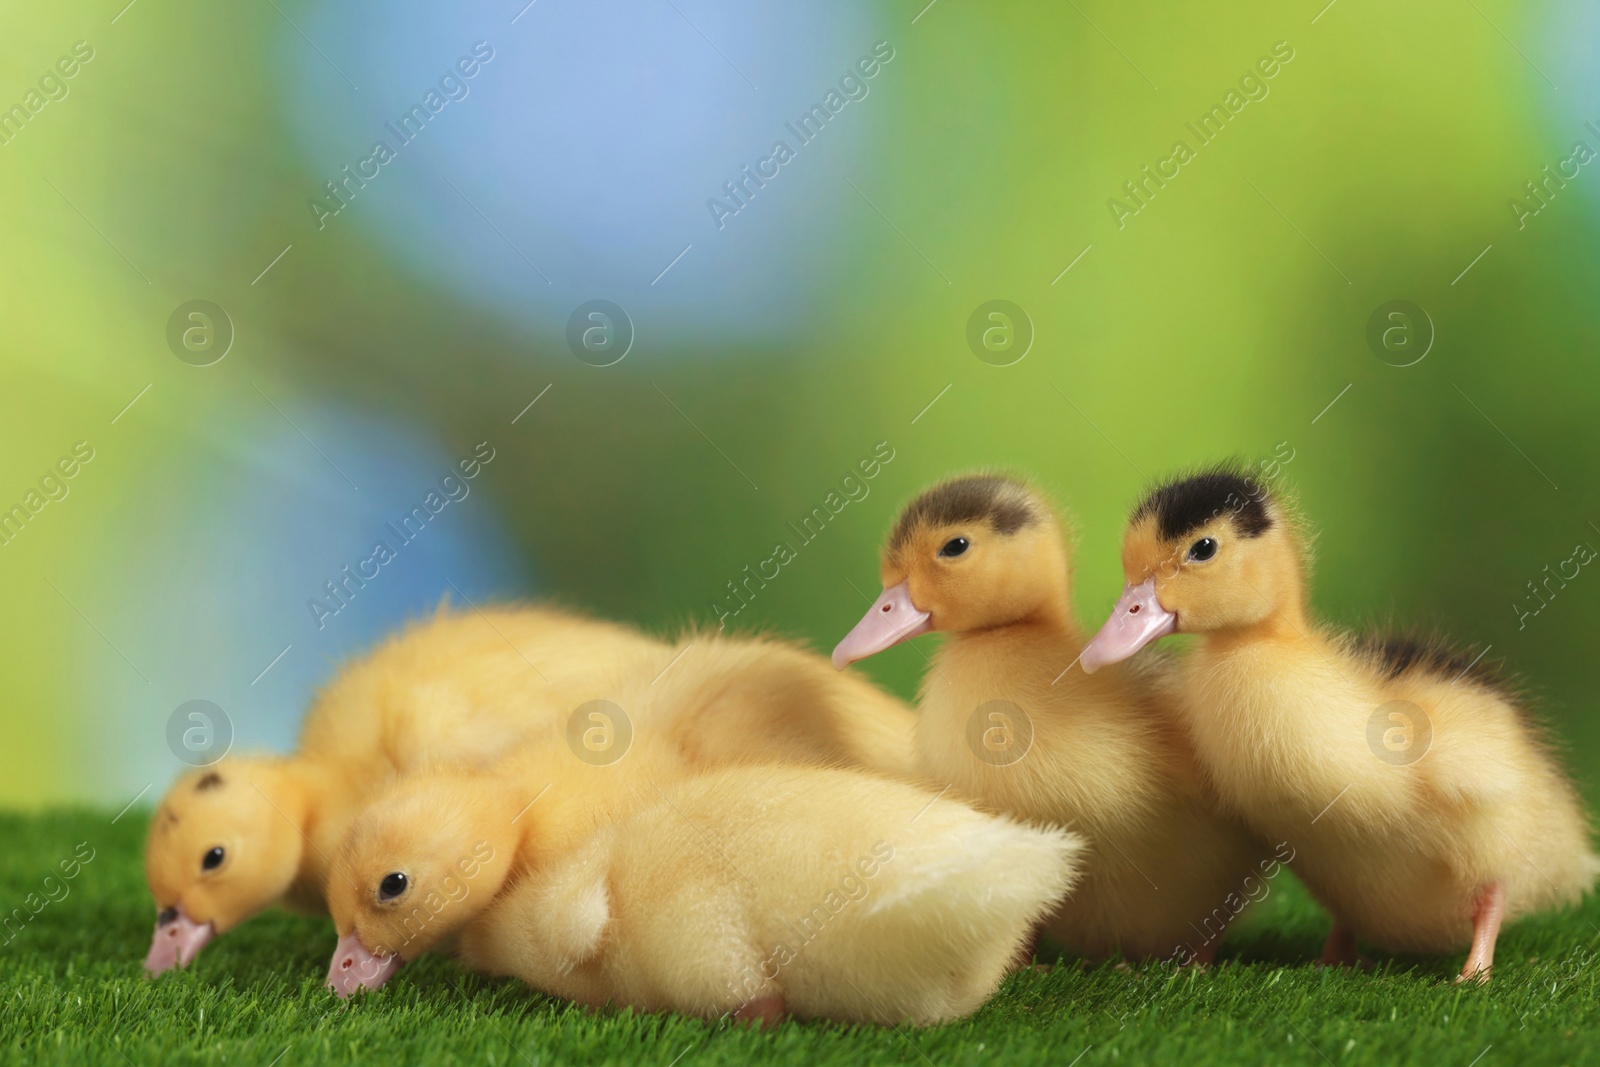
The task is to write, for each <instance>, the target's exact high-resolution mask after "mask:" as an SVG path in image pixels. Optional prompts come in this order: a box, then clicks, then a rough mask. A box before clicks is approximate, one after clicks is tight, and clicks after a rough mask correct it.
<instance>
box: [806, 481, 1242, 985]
mask: <svg viewBox="0 0 1600 1067" xmlns="http://www.w3.org/2000/svg"><path fill="white" fill-rule="evenodd" d="M881 569H882V578H883V585H884V591H883V595H882V596H881V597H879V598H878V601H877V602H876V603H875V604H873V606H872V608H871V609H870V610H869V611H868V612H867V614H866V617H865V618H863V619H862V620H861V622H860V623H859V624H857V626H856V627H855V629H853V630H852V631H851V632H850V634H849V635H848V636H847V637H845V639H844V640H843V641H841V642H840V643H839V647H838V648H837V649H836V650H835V652H834V657H833V660H834V665H835V666H837V667H840V668H843V667H844V666H845V665H847V664H848V663H850V662H853V661H855V660H859V659H862V658H864V657H866V656H870V655H872V654H874V653H876V652H879V651H882V650H883V649H886V648H888V647H890V646H891V645H895V644H898V643H899V642H901V641H905V640H907V639H909V638H911V637H915V636H917V635H918V634H921V633H927V632H930V631H935V630H938V631H943V632H945V633H947V634H949V639H948V640H947V641H946V642H945V644H944V646H943V647H942V648H940V649H939V651H938V652H937V653H935V655H934V657H933V660H932V662H931V666H930V668H929V670H928V671H927V673H926V674H925V675H924V677H923V684H922V692H921V696H920V701H919V703H920V707H921V716H920V720H919V722H918V724H917V729H916V748H917V758H918V767H919V770H920V771H921V772H922V774H923V775H924V776H925V777H926V779H927V780H928V781H929V782H931V783H933V784H934V785H935V787H936V788H937V787H938V786H939V785H943V784H950V785H953V786H954V787H955V788H956V789H957V790H959V791H960V793H961V794H962V795H964V796H966V797H968V798H971V799H972V800H974V801H975V802H977V803H979V804H981V805H982V806H984V807H985V808H987V809H989V810H994V811H1003V812H1006V813H1009V814H1012V815H1015V816H1017V817H1019V818H1022V819H1026V820H1028V821H1030V822H1035V823H1045V824H1056V825H1064V826H1066V827H1067V828H1069V829H1072V830H1075V831H1078V832H1080V833H1082V834H1083V835H1084V836H1085V837H1086V838H1087V839H1088V842H1089V848H1090V856H1089V858H1088V859H1087V860H1086V862H1085V868H1084V875H1083V878H1082V880H1081V882H1080V883H1079V885H1078V888H1077V890H1076V891H1075V892H1074V893H1073V895H1072V898H1071V899H1070V900H1069V901H1067V903H1066V905H1065V907H1064V908H1062V909H1061V910H1060V911H1058V912H1057V913H1056V914H1055V915H1053V916H1052V917H1051V918H1050V919H1049V920H1047V922H1046V925H1045V931H1046V932H1047V933H1049V934H1050V935H1051V936H1052V937H1053V938H1054V939H1056V940H1057V941H1059V942H1060V943H1061V945H1062V947H1064V948H1066V949H1068V950H1069V951H1071V952H1074V953H1078V954H1081V955H1085V956H1089V957H1103V956H1107V955H1110V954H1112V953H1116V952H1120V953H1122V954H1123V955H1124V956H1126V957H1129V958H1133V959H1146V958H1157V957H1160V958H1167V959H1173V960H1176V961H1177V962H1184V963H1187V962H1191V961H1198V962H1202V963H1204V962H1207V961H1209V960H1210V959H1211V958H1212V956H1213V954H1214V953H1215V951H1216V948H1217V942H1218V938H1220V936H1221V933H1222V928H1223V927H1225V926H1226V924H1227V922H1228V921H1229V920H1230V919H1231V918H1232V917H1233V916H1234V915H1235V914H1237V912H1238V910H1239V909H1240V908H1242V907H1243V899H1242V898H1243V895H1244V893H1245V892H1246V889H1245V882H1246V880H1247V879H1248V878H1249V877H1250V876H1251V875H1252V873H1253V871H1252V868H1253V866H1254V863H1255V860H1256V858H1257V856H1258V855H1259V854H1260V853H1261V851H1262V850H1261V849H1260V848H1259V847H1258V846H1257V845H1256V843H1255V842H1254V840H1253V839H1252V838H1251V837H1250V836H1249V835H1248V834H1247V833H1245V832H1244V830H1243V829H1242V827H1241V826H1240V825H1239V824H1238V823H1237V822H1236V821H1234V820H1232V819H1229V818H1226V817H1223V816H1221V815H1219V814H1218V813H1217V812H1216V811H1215V809H1214V807H1213V804H1212V802H1211V798H1210V797H1209V796H1208V794H1207V792H1206V791H1205V790H1204V788H1203V786H1202V779H1201V776H1200V775H1199V773H1198V772H1197V768H1196V765H1195V762H1194V758H1193V754H1192V753H1191V752H1190V750H1189V747H1188V743H1187V740H1186V738H1185V737H1184V736H1183V733H1182V731H1181V729H1180V728H1179V725H1178V723H1177V721H1176V718H1175V714H1174V711H1173V709H1172V706H1171V700H1170V696H1169V694H1168V693H1167V692H1165V688H1164V686H1163V684H1162V680H1161V678H1160V677H1158V675H1159V673H1160V669H1158V668H1157V667H1155V666H1153V665H1149V664H1146V665H1142V666H1141V668H1140V669H1131V668H1119V669H1117V670H1115V671H1110V672H1107V673H1104V674H1099V675H1096V676H1094V677H1090V676H1088V675H1087V674H1085V673H1084V672H1083V671H1081V670H1077V669H1075V668H1074V664H1075V663H1076V661H1077V659H1078V656H1079V653H1080V651H1081V650H1082V647H1083V638H1082V635H1081V633H1080V631H1079V628H1078V625H1077V623H1076V621H1075V620H1074V619H1073V617H1072V609H1071V602H1070V592H1071V589H1070V582H1071V569H1070V566H1069V560H1068V549H1067V545H1066V542H1065V539H1064V537H1063V531H1062V528H1061V525H1060V523H1059V522H1058V520H1057V518H1056V516H1055V513H1054V510H1053V508H1052V507H1051V506H1050V505H1049V504H1048V503H1047V502H1046V501H1045V499H1044V498H1043V497H1042V496H1041V495H1040V494H1039V493H1037V492H1036V491H1034V490H1032V489H1030V488H1029V487H1027V486H1025V485H1023V484H1022V483H1020V482H1017V481H1013V480H1011V479H1008V478H1002V477H997V476H992V475H978V476H971V477H961V478H955V479H952V480H950V481H947V482H944V483H942V484H940V485H937V486H935V487H934V488H932V489H930V490H928V491H927V492H925V493H923V494H922V495H921V496H920V497H918V498H917V499H916V500H915V501H913V502H912V503H911V505H910V506H909V507H907V508H906V509H905V511H904V512H903V513H902V514H901V516H900V519H899V521H898V522H897V523H896V524H895V527H894V530H893V532H892V533H891V534H890V536H889V539H888V543H887V545H886V547H885V548H884V551H883V559H882V568H881Z"/></svg>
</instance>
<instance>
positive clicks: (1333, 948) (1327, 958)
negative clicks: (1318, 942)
mask: <svg viewBox="0 0 1600 1067" xmlns="http://www.w3.org/2000/svg"><path fill="white" fill-rule="evenodd" d="M1360 961H1361V956H1360V954H1359V953H1358V952H1357V951H1356V932H1355V931H1354V930H1352V929H1350V927H1348V926H1346V925H1345V924H1344V923H1343V922H1341V921H1340V920H1338V919H1335V920H1333V929H1331V930H1329V931H1328V940H1327V941H1325V942H1324V943H1323V945H1322V956H1321V957H1320V958H1319V959H1318V960H1317V963H1319V964H1320V965H1322V966H1323V967H1354V966H1355V965H1356V964H1357V963H1359V962H1360Z"/></svg>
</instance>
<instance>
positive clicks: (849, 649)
mask: <svg viewBox="0 0 1600 1067" xmlns="http://www.w3.org/2000/svg"><path fill="white" fill-rule="evenodd" d="M931 629H933V627H932V626H931V625H930V624H929V622H928V613H927V612H926V611H918V610H917V606H916V605H915V604H913V603H912V602H911V591H910V590H909V589H908V588H906V583H905V582H901V583H900V584H899V585H895V586H890V587H889V588H888V589H885V590H884V591H883V595H882V596H880V597H879V598H878V599H877V600H876V601H874V602H873V605H872V607H870V608H868V609H867V613H866V615H864V616H862V618H861V621H860V622H858V623H856V625H855V629H853V630H851V631H850V632H849V633H847V634H845V635H844V640H843V641H840V642H839V645H838V647H837V648H835V649H834V650H833V666H834V669H835V670H841V671H842V670H844V669H845V668H846V667H848V666H850V664H852V663H854V662H855V661H856V660H858V659H866V658H867V657H868V656H873V655H876V654H877V653H879V652H882V651H883V650H884V649H886V648H892V647H893V646H895V645H898V644H899V643H900V642H902V641H909V640H911V639H912V638H913V637H917V636H918V635H920V634H925V633H927V632H928V631H929V630H931Z"/></svg>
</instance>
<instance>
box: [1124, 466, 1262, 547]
mask: <svg viewBox="0 0 1600 1067" xmlns="http://www.w3.org/2000/svg"><path fill="white" fill-rule="evenodd" d="M1247 471H1248V468H1246V467H1244V466H1242V465H1228V466H1223V467H1218V468H1215V469H1213V470H1209V471H1202V472H1200V473H1199V474H1191V475H1187V476H1185V477H1183V478H1178V479H1176V480H1174V481H1170V482H1168V483H1167V484H1166V485H1163V486H1161V487H1160V488H1158V489H1156V490H1155V491H1154V492H1152V493H1151V494H1150V495H1149V496H1147V497H1145V498H1144V500H1143V501H1142V502H1141V503H1140V504H1139V506H1138V507H1137V508H1136V509H1134V512H1133V521H1134V522H1138V521H1139V520H1141V519H1144V518H1148V517H1150V516H1154V517H1155V520H1156V524H1157V528H1158V530H1159V532H1160V534H1161V539H1162V540H1164V541H1176V540H1177V539H1178V538H1180V537H1183V536H1184V535H1185V534H1188V533H1192V532H1193V531H1195V530H1198V529H1200V528H1201V527H1202V526H1204V525H1205V524H1206V523H1208V522H1210V521H1211V520H1212V519H1215V518H1217V517H1218V516H1221V515H1229V516H1231V517H1232V519H1233V525H1234V527H1235V528H1236V529H1237V530H1238V531H1239V533H1240V534H1241V535H1242V536H1244V537H1260V536H1261V535H1262V534H1264V533H1266V532H1267V531H1268V530H1270V529H1271V528H1272V515H1271V513H1270V512H1269V511H1268V510H1267V501H1268V499H1269V497H1268V495H1267V487H1266V486H1265V485H1263V484H1262V483H1261V482H1259V481H1257V480H1256V479H1255V478H1254V477H1252V476H1251V475H1250V474H1249V473H1247Z"/></svg>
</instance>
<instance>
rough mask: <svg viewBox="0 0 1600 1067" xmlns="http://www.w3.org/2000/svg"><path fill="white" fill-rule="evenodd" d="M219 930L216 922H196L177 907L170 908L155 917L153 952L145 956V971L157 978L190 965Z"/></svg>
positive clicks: (152, 938) (151, 944) (151, 940)
mask: <svg viewBox="0 0 1600 1067" xmlns="http://www.w3.org/2000/svg"><path fill="white" fill-rule="evenodd" d="M216 933H217V928H216V926H215V925H214V924H213V923H197V922H195V921H194V920H193V919H191V918H189V917H188V916H187V915H185V914H184V913H183V912H182V911H180V910H178V909H177V908H168V909H167V910H166V911H163V912H162V913H161V914H160V915H158V916H157V917H156V929H155V933H154V935H153V936H152V937H151V938H150V952H149V954H148V955H146V956H145V958H144V969H145V973H147V974H149V975H150V977H151V978H154V977H155V976H156V975H158V974H161V973H162V972H163V971H169V970H171V969H172V968H174V967H186V966H188V965H189V964H190V963H191V962H192V961H193V960H194V958H195V957H196V956H198V955H199V954H200V950H201V949H203V948H205V947H206V945H207V943H209V942H210V940H211V939H212V938H213V937H215V936H216Z"/></svg>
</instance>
